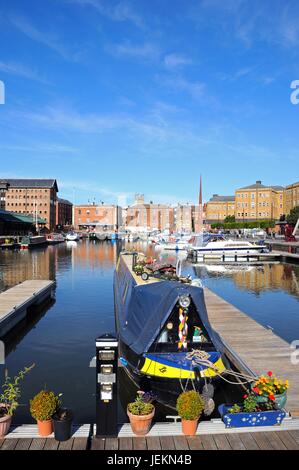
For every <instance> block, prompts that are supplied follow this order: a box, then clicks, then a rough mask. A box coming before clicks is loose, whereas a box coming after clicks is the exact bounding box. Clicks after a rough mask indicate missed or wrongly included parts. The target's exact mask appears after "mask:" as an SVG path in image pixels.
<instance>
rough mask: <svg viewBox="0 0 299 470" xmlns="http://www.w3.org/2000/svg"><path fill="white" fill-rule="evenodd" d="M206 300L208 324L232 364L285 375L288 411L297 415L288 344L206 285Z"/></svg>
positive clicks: (298, 406)
mask: <svg viewBox="0 0 299 470" xmlns="http://www.w3.org/2000/svg"><path fill="white" fill-rule="evenodd" d="M205 301H206V306H207V311H208V317H209V320H210V323H211V326H212V327H213V328H214V330H215V331H217V333H218V334H219V335H220V337H221V338H222V339H223V341H224V342H225V344H226V345H227V350H228V351H227V353H228V354H229V357H230V358H231V359H232V361H233V362H234V364H236V365H237V367H238V368H239V369H240V370H241V371H242V370H245V371H246V372H247V373H248V372H250V371H251V372H252V374H255V375H260V374H265V373H266V372H267V371H268V370H273V371H274V372H275V373H276V375H277V376H279V377H281V378H282V379H286V378H287V379H288V380H289V382H290V388H289V390H288V401H287V410H288V411H290V412H291V413H292V414H297V413H298V412H299V395H298V394H297V393H296V390H297V387H296V386H295V385H296V384H298V373H297V367H296V366H295V365H293V364H292V363H291V361H290V360H289V357H290V349H289V348H290V347H289V344H288V343H287V342H286V341H284V340H283V339H282V338H280V337H278V336H277V335H276V334H274V333H273V332H272V331H271V330H269V329H267V328H265V327H264V326H263V325H260V324H259V323H257V321H255V320H254V319H253V318H251V317H250V316H249V315H246V314H245V313H244V312H241V311H240V310H239V309H238V308H236V307H234V306H233V305H231V304H230V303H228V302H227V301H225V300H224V299H222V298H221V297H219V296H218V295H216V294H214V293H213V292H211V291H210V290H209V289H208V288H205ZM244 365H245V366H244Z"/></svg>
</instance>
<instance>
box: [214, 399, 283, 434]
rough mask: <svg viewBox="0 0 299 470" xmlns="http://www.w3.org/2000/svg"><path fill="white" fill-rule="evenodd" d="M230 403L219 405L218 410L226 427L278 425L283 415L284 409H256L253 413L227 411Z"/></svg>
mask: <svg viewBox="0 0 299 470" xmlns="http://www.w3.org/2000/svg"><path fill="white" fill-rule="evenodd" d="M231 407H232V405H224V404H223V405H220V406H219V407H218V411H219V413H220V415H221V418H222V421H223V422H224V424H225V427H226V428H244V427H249V426H251V427H257V426H279V425H280V424H281V422H282V420H283V418H284V417H285V415H286V413H285V411H284V410H271V411H257V412H255V413H229V412H228V410H229V409H230V408H231Z"/></svg>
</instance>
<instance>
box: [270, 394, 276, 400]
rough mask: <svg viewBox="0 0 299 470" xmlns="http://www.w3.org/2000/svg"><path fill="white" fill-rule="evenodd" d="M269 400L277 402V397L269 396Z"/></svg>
mask: <svg viewBox="0 0 299 470" xmlns="http://www.w3.org/2000/svg"><path fill="white" fill-rule="evenodd" d="M269 400H271V401H275V396H274V395H273V394H272V393H270V394H269Z"/></svg>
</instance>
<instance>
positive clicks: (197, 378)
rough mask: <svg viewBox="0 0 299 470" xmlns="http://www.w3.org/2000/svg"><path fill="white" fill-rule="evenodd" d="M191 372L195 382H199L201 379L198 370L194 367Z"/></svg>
mask: <svg viewBox="0 0 299 470" xmlns="http://www.w3.org/2000/svg"><path fill="white" fill-rule="evenodd" d="M193 372H194V375H195V380H196V381H197V382H199V381H200V379H201V375H200V370H199V368H198V367H194V368H193Z"/></svg>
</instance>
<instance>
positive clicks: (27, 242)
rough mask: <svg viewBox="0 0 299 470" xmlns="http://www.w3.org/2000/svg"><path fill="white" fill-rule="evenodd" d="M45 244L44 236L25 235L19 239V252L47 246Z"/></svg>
mask: <svg viewBox="0 0 299 470" xmlns="http://www.w3.org/2000/svg"><path fill="white" fill-rule="evenodd" d="M47 243H48V241H47V238H46V236H45V235H25V236H24V237H22V239H21V250H26V249H28V248H35V247H38V246H42V245H47Z"/></svg>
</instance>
